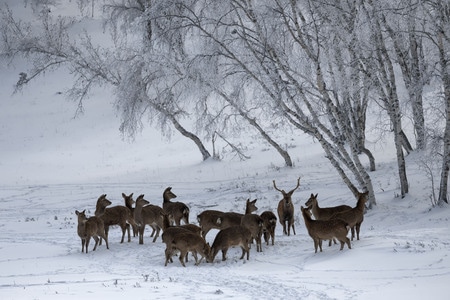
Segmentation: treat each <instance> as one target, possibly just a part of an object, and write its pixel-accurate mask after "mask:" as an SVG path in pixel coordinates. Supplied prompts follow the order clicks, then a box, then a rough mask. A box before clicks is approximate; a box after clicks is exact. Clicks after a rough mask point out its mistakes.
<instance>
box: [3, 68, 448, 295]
mask: <svg viewBox="0 0 450 300" xmlns="http://www.w3.org/2000/svg"><path fill="white" fill-rule="evenodd" d="M21 67H22V68H23V65H21V64H18V65H15V66H5V68H2V69H0V80H1V81H2V88H1V89H0V99H1V101H0V128H1V130H0V144H1V148H0V169H1V172H0V216H1V218H0V228H1V230H2V235H1V236H0V241H1V242H0V298H1V299H103V298H108V299H123V298H124V297H127V298H130V299H131V298H133V299H148V298H151V299H228V298H234V299H257V298H258V299H379V298H380V297H382V298H383V299H424V298H428V299H447V298H448V294H449V292H450V286H449V284H448V283H449V280H450V259H449V253H450V252H449V249H450V234H449V233H448V224H449V215H448V208H447V207H444V208H432V207H431V202H430V199H429V195H430V185H431V184H430V181H429V179H428V178H427V177H426V174H425V173H424V172H423V171H421V169H420V168H419V165H418V164H419V163H418V161H419V160H420V159H421V157H420V155H421V154H420V153H416V154H413V155H410V156H408V157H407V160H408V165H407V167H408V179H409V182H410V193H409V194H408V195H407V197H405V198H404V199H401V198H398V197H397V195H398V193H399V184H398V179H397V173H396V162H395V157H394V155H393V154H392V149H391V148H390V147H391V146H390V145H389V144H388V143H386V144H383V145H380V144H372V145H370V146H371V149H372V150H373V151H374V154H375V157H376V159H377V171H375V172H372V173H371V176H372V179H373V183H374V187H375V192H376V197H377V202H378V205H377V206H375V207H374V208H373V209H372V210H369V211H368V212H367V213H366V215H365V219H364V223H363V224H362V227H361V239H360V240H354V241H352V244H351V245H352V249H347V247H345V248H344V250H342V251H339V247H338V246H336V245H334V246H331V247H328V245H326V246H325V247H324V249H323V252H321V253H314V246H313V241H312V239H311V238H310V237H309V236H308V234H307V232H306V229H305V226H304V222H303V218H302V216H301V213H300V206H301V205H304V203H305V202H306V200H307V199H308V198H309V195H310V194H311V193H314V194H315V193H318V194H319V196H318V199H319V204H320V205H321V206H333V205H338V204H348V205H351V206H354V205H355V204H356V200H355V199H354V197H353V196H352V195H351V193H350V191H349V190H348V189H347V187H346V186H345V185H344V183H343V182H342V180H341V179H340V177H339V176H338V175H337V173H336V172H335V171H334V169H333V168H332V167H331V166H330V164H329V163H328V161H327V159H326V158H325V157H324V154H323V152H322V151H321V148H320V145H318V143H315V142H314V141H313V140H311V139H310V138H309V137H308V136H305V135H304V134H302V133H299V132H295V133H294V134H293V135H289V134H288V133H286V132H285V133H280V139H281V140H282V141H284V143H286V144H289V145H291V147H290V149H289V151H290V154H291V155H292V157H293V160H294V162H295V167H294V168H284V167H283V160H282V159H281V157H280V156H279V155H278V154H277V153H276V152H275V151H274V150H272V149H270V148H269V147H268V146H267V145H266V144H264V143H263V142H261V140H260V139H258V138H257V137H256V136H249V137H248V138H246V139H245V140H247V142H246V143H247V145H246V146H247V147H248V150H247V151H248V152H247V154H248V155H250V156H251V159H249V160H247V161H239V160H238V159H236V158H232V157H231V156H230V157H226V159H224V160H222V161H219V162H217V161H207V162H201V155H200V154H199V152H198V150H197V149H196V148H195V146H194V145H193V144H192V143H191V142H190V141H188V140H186V139H185V138H183V137H181V136H179V135H176V134H174V136H173V137H172V139H171V140H167V139H166V138H164V137H162V136H161V135H160V133H159V132H158V131H156V130H154V129H151V128H146V129H144V131H143V132H142V133H141V134H139V135H138V136H137V137H136V139H135V140H134V141H129V140H126V139H123V138H122V137H121V135H120V133H119V130H118V127H119V119H118V118H117V116H116V113H115V111H114V109H113V107H112V103H111V99H112V96H111V94H112V93H111V91H109V90H107V89H106V90H96V91H95V93H94V95H93V96H92V97H91V98H90V99H89V100H88V101H87V102H85V114H83V115H81V116H79V117H77V118H74V113H75V110H76V105H77V104H76V103H71V102H68V101H67V100H65V98H64V96H63V95H62V94H60V92H61V91H63V90H64V87H67V86H69V85H70V76H69V75H67V74H65V73H64V72H63V71H58V72H56V73H52V74H48V75H47V76H46V77H43V78H40V79H38V80H37V81H34V82H33V83H31V84H30V85H29V86H28V87H27V88H25V89H24V90H23V92H21V93H18V94H14V95H12V90H13V85H14V83H15V81H16V80H17V79H18V74H19V72H21V71H23V70H22V69H21ZM241 138H242V140H244V138H243V137H241ZM298 177H301V184H300V188H299V189H298V190H297V191H296V192H295V193H294V194H293V202H294V204H295V209H296V212H295V215H296V222H295V228H296V233H297V234H296V235H291V236H284V235H283V234H282V228H281V226H280V224H279V223H278V224H277V228H276V237H275V245H274V246H272V245H269V246H267V245H265V244H263V252H261V253H257V252H256V249H255V248H256V247H255V246H253V247H252V249H251V251H250V259H249V260H248V261H246V260H239V257H240V254H241V250H240V249H238V248H234V249H231V250H230V251H229V252H228V259H227V261H225V262H222V261H221V260H220V254H219V255H218V256H217V257H216V259H215V261H214V262H213V263H206V262H202V263H201V264H200V265H199V266H195V265H194V261H193V259H190V260H189V262H188V263H187V265H186V268H183V267H182V266H181V264H180V263H179V261H178V260H174V263H172V264H169V265H168V266H167V267H164V248H165V246H164V245H163V244H162V242H161V239H160V238H158V239H157V241H156V242H155V243H152V242H151V239H150V238H149V235H150V232H149V230H148V229H147V230H146V236H145V239H144V245H139V244H138V239H137V237H136V238H132V241H131V242H130V243H127V242H125V243H123V244H120V237H121V232H120V229H119V228H118V227H114V228H112V229H111V230H110V238H109V241H110V249H109V250H107V249H106V248H105V246H104V245H102V246H99V248H98V249H97V250H96V251H90V252H89V253H88V254H85V253H81V242H80V239H79V237H78V235H77V232H76V227H77V225H76V223H77V220H76V216H75V210H83V209H86V212H87V213H88V214H89V215H93V213H94V210H95V202H96V200H97V198H98V197H99V195H101V194H107V195H108V199H109V200H111V201H112V202H113V205H122V204H123V199H122V197H121V193H122V192H123V193H126V194H129V193H132V192H133V193H134V195H135V197H137V195H139V194H145V198H146V199H147V200H149V201H150V202H151V203H152V204H158V205H162V192H163V190H164V189H165V188H166V187H167V186H172V188H173V189H172V191H173V192H174V193H175V194H176V195H177V196H178V197H177V199H176V200H177V201H181V202H184V203H186V204H187V205H188V206H189V207H190V209H191V214H190V221H191V222H192V223H194V224H197V220H196V215H197V214H198V213H200V212H201V211H203V210H205V209H218V210H223V211H238V212H243V210H244V207H245V200H246V199H247V198H251V199H254V198H256V199H258V201H257V203H256V205H257V206H258V208H259V209H258V211H257V213H261V212H263V211H264V210H272V211H273V212H275V213H276V206H277V203H278V201H279V200H280V199H281V194H280V193H279V192H277V191H276V190H274V189H273V185H272V180H274V179H275V180H276V182H277V186H278V187H279V188H282V189H285V190H290V189H292V188H294V187H295V184H296V180H297V178H298ZM216 233H217V230H212V231H210V233H208V235H207V240H208V241H209V242H210V243H212V241H213V239H214V236H215V234H216ZM90 249H92V244H91V246H90Z"/></svg>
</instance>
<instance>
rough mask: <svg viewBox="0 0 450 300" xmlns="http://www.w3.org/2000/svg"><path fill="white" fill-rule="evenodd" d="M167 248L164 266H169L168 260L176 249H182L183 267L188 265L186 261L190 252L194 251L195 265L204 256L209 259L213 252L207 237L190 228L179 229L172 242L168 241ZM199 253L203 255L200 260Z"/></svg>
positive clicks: (181, 260) (181, 261) (181, 259)
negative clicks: (191, 230) (206, 239)
mask: <svg viewBox="0 0 450 300" xmlns="http://www.w3.org/2000/svg"><path fill="white" fill-rule="evenodd" d="M167 245H168V246H167V248H166V250H165V254H166V262H165V264H164V266H167V262H168V261H169V259H171V257H172V253H173V252H174V251H180V258H179V260H180V263H181V265H182V266H183V267H186V264H185V263H184V260H185V258H187V254H188V252H192V255H193V256H194V258H195V265H196V266H197V265H199V264H200V263H201V261H202V260H203V258H205V259H207V258H208V257H209V255H210V252H211V247H210V245H209V243H206V241H205V239H204V238H202V237H201V236H199V235H198V234H196V233H194V232H190V231H189V230H185V231H179V232H178V233H176V234H175V235H174V236H172V240H171V242H169V243H167ZM197 254H200V255H201V258H200V260H198V256H197Z"/></svg>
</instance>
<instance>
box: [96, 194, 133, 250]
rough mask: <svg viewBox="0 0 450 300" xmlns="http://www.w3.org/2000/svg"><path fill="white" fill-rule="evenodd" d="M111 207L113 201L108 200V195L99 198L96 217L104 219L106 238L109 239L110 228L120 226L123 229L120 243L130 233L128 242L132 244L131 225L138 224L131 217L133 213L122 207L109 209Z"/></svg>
mask: <svg viewBox="0 0 450 300" xmlns="http://www.w3.org/2000/svg"><path fill="white" fill-rule="evenodd" d="M109 205H111V201H109V200H108V199H106V194H103V195H101V196H100V197H99V198H98V200H97V204H96V206H95V216H96V217H99V218H100V219H102V221H103V224H104V226H105V234H106V237H108V232H109V226H111V225H119V226H120V228H121V229H122V239H121V240H120V243H123V240H124V238H125V231H127V232H128V242H130V241H131V237H130V224H136V223H135V221H134V218H133V216H132V215H131V211H130V210H129V209H128V208H127V207H125V206H122V205H117V206H113V207H107V206H109ZM100 244H101V242H100Z"/></svg>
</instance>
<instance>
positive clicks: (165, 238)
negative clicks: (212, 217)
mask: <svg viewBox="0 0 450 300" xmlns="http://www.w3.org/2000/svg"><path fill="white" fill-rule="evenodd" d="M201 231H202V229H201V228H200V227H199V226H197V225H194V224H184V225H180V226H169V227H167V228H166V229H165V230H164V232H163V234H162V235H161V239H162V242H163V243H165V244H166V265H167V261H168V260H169V261H170V262H172V256H173V254H174V253H172V252H173V251H172V249H171V247H170V246H171V243H172V241H173V239H174V237H175V236H176V235H177V234H179V233H180V232H181V233H182V232H191V233H195V234H197V235H198V236H201ZM187 261H188V258H187V256H186V262H187Z"/></svg>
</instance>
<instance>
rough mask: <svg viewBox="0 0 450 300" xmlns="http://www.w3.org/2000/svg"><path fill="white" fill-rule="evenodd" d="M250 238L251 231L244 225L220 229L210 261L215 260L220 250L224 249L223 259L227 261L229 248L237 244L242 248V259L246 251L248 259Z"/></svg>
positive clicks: (213, 245)
mask: <svg viewBox="0 0 450 300" xmlns="http://www.w3.org/2000/svg"><path fill="white" fill-rule="evenodd" d="M250 240H251V233H250V231H249V230H248V229H247V228H245V227H244V226H241V225H238V226H232V227H228V228H225V229H222V230H220V231H219V232H218V233H217V235H216V238H215V239H214V242H213V244H212V246H211V254H210V256H209V260H208V262H213V261H214V258H215V257H216V255H217V253H218V252H219V251H220V250H222V261H225V260H226V259H227V251H228V249H229V248H230V247H235V246H240V247H241V248H242V256H241V257H240V259H243V258H244V256H245V253H247V260H248V259H249V257H250V249H249V247H248V245H249V242H250Z"/></svg>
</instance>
